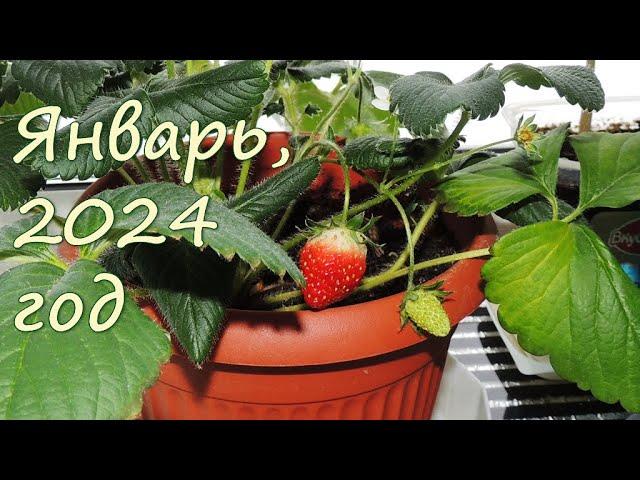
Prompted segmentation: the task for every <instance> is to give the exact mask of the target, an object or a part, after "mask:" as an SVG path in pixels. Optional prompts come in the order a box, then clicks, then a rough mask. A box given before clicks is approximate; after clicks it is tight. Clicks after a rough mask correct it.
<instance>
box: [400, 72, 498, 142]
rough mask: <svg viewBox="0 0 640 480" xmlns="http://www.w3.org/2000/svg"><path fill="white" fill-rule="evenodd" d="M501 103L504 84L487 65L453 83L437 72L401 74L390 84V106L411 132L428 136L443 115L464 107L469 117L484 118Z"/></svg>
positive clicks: (442, 119) (435, 128) (496, 73)
mask: <svg viewBox="0 0 640 480" xmlns="http://www.w3.org/2000/svg"><path fill="white" fill-rule="evenodd" d="M503 104H504V84H503V83H502V82H501V81H500V78H499V77H498V72H496V71H495V70H494V69H493V68H491V66H489V65H487V66H485V67H484V68H482V69H481V70H479V71H478V72H476V73H474V74H473V75H471V76H470V77H468V78H466V79H464V80H462V81H461V82H460V83H456V84H453V83H452V82H451V80H449V78H447V77H446V76H445V75H443V74H441V73H437V72H420V73H416V74H415V75H410V76H407V77H402V78H399V79H398V80H396V81H395V82H394V83H393V84H392V85H391V110H392V111H394V110H396V109H397V112H398V116H399V118H400V120H401V121H402V123H403V124H404V125H405V127H407V128H408V129H409V130H410V131H411V132H412V133H414V134H416V135H419V136H427V135H430V134H431V133H432V132H434V131H436V130H437V129H438V127H439V126H440V125H442V124H443V122H444V120H445V118H446V116H447V115H448V114H449V113H451V112H454V111H456V110H459V109H461V108H462V109H466V110H468V111H469V112H470V113H471V118H476V119H479V120H484V119H486V118H488V117H492V116H494V115H496V114H497V113H498V111H499V110H500V107H501V106H502V105H503Z"/></svg>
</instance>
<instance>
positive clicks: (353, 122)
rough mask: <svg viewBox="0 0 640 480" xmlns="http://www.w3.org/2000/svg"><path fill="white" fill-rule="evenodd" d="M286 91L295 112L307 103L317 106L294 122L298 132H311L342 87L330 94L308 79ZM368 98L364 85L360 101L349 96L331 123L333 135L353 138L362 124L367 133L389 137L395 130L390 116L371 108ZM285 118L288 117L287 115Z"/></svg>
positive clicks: (305, 109)
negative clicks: (310, 112)
mask: <svg viewBox="0 0 640 480" xmlns="http://www.w3.org/2000/svg"><path fill="white" fill-rule="evenodd" d="M343 88H345V87H343ZM289 91H290V95H291V97H292V100H293V102H292V103H293V105H294V106H295V109H296V112H306V111H308V109H307V107H308V106H309V105H311V106H313V107H314V109H315V108H317V109H318V111H317V112H315V113H314V115H309V114H307V113H304V114H302V115H300V119H299V123H298V125H297V130H298V131H300V132H313V131H315V129H316V127H317V126H318V123H319V122H320V121H321V120H322V118H323V116H324V115H325V114H326V113H327V112H328V111H329V110H330V109H331V105H332V104H333V102H334V101H335V99H336V96H338V95H341V94H342V93H343V91H342V90H339V91H338V92H336V93H335V94H333V95H332V94H331V93H328V92H324V91H322V90H320V89H319V88H318V87H317V86H316V85H315V84H314V83H312V82H304V83H296V84H294V85H293V86H291V87H290V88H289ZM372 100H373V95H372V92H371V91H370V89H368V88H364V89H363V91H362V102H360V101H359V99H358V98H356V96H355V95H350V96H349V97H348V98H347V100H346V102H345V103H344V105H343V106H342V108H341V109H340V110H339V111H338V112H337V113H336V116H335V117H334V119H333V121H332V122H331V128H332V129H333V131H334V132H335V134H336V135H342V136H346V137H348V138H353V137H354V136H355V135H356V133H358V134H359V133H360V131H361V130H362V127H363V126H364V127H365V130H366V134H368V135H385V136H393V134H394V131H395V130H397V128H396V122H395V120H394V118H393V116H392V115H391V114H390V113H389V112H387V111H383V110H379V109H377V108H376V107H374V106H373V105H372V104H371V101H372ZM358 106H360V107H361V109H360V123H359V124H358V122H357V118H358ZM289 118H290V119H291V116H290V115H289ZM356 127H358V128H356Z"/></svg>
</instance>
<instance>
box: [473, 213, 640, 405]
mask: <svg viewBox="0 0 640 480" xmlns="http://www.w3.org/2000/svg"><path fill="white" fill-rule="evenodd" d="M493 255H494V256H493V258H492V259H490V260H489V261H488V262H487V263H486V265H485V266H484V268H483V271H482V273H483V276H484V278H485V279H486V281H487V285H486V288H485V292H486V295H487V298H488V299H489V300H490V301H492V302H495V303H498V304H500V309H499V316H500V321H501V323H502V325H503V326H504V328H505V329H506V330H508V331H509V332H511V333H514V334H517V335H518V342H519V343H520V345H521V346H522V347H523V348H524V349H525V350H527V351H528V352H530V353H532V354H534V355H549V356H550V359H551V364H552V365H553V368H554V370H555V371H556V372H557V373H558V374H559V375H560V376H561V377H563V378H565V379H567V380H570V381H572V382H575V383H577V384H578V386H579V387H580V388H582V389H583V390H591V391H592V393H593V394H594V396H595V397H597V398H598V399H600V400H602V401H604V402H608V403H614V402H616V401H620V402H621V403H622V405H623V406H624V407H625V408H626V409H628V410H631V411H636V412H637V411H640V369H638V365H640V290H639V289H638V287H636V286H635V285H634V284H633V283H632V281H631V280H630V279H629V277H628V276H627V275H626V274H625V273H624V271H623V270H622V269H621V267H620V265H619V264H618V262H617V261H616V259H615V258H614V257H613V255H612V254H611V252H609V250H608V249H607V248H606V246H605V245H604V244H603V243H602V241H601V240H600V239H599V238H598V236H597V235H596V234H595V233H594V232H593V231H591V230H590V229H589V228H588V227H586V226H584V225H577V224H566V223H564V222H546V223H541V224H536V225H530V226H528V227H523V228H520V229H518V230H515V231H514V232H512V233H510V234H508V235H506V236H505V237H503V238H502V239H501V240H500V241H498V243H496V244H495V246H494V247H493Z"/></svg>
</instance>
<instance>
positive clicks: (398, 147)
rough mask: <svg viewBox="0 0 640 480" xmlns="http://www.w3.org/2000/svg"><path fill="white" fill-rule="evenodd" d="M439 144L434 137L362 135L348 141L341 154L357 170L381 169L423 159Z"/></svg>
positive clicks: (393, 167) (409, 164) (408, 164)
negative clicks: (424, 138)
mask: <svg viewBox="0 0 640 480" xmlns="http://www.w3.org/2000/svg"><path fill="white" fill-rule="evenodd" d="M439 146H440V142H439V141H438V140H422V139H407V138H397V139H395V140H394V139H393V138H389V137H375V136H366V137H360V138H356V139H353V140H351V141H349V142H348V143H347V145H346V147H345V148H344V157H345V160H346V162H347V164H348V165H350V166H353V167H355V168H357V169H360V170H365V169H369V168H371V169H375V170H380V171H384V170H387V169H397V168H405V167H409V166H412V165H413V164H415V163H417V162H418V161H423V162H424V161H426V160H428V159H429V158H432V157H433V156H434V155H435V154H436V152H437V151H438V147H439Z"/></svg>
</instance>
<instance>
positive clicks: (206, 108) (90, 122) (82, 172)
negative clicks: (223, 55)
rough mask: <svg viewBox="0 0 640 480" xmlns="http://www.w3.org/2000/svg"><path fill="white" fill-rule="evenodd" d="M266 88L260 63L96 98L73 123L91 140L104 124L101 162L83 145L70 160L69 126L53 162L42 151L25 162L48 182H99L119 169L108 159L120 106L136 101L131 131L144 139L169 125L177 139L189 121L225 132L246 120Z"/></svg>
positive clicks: (123, 142) (124, 144) (122, 143)
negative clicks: (139, 109) (136, 112)
mask: <svg viewBox="0 0 640 480" xmlns="http://www.w3.org/2000/svg"><path fill="white" fill-rule="evenodd" d="M267 87H268V81H267V79H266V72H265V66H264V63H263V62H261V61H245V62H238V63H233V64H231V65H228V66H224V67H221V68H217V69H215V70H211V71H207V72H203V73H200V74H197V75H193V76H190V77H185V78H182V79H175V80H168V79H155V80H153V81H152V82H151V83H150V84H149V85H148V86H147V87H146V88H137V89H135V90H125V91H124V92H119V93H117V94H114V95H113V96H101V97H98V98H96V99H95V100H94V101H93V102H92V103H91V104H90V105H89V106H88V107H87V109H86V111H85V112H84V113H83V114H82V115H81V116H80V117H79V118H78V124H79V136H81V137H85V136H91V134H92V132H93V127H94V125H95V124H96V123H97V122H102V123H103V124H104V126H103V128H102V134H101V137H100V151H101V152H102V154H103V155H104V159H103V160H97V159H96V158H95V157H94V156H93V150H92V148H91V145H88V144H84V145H80V146H79V147H78V153H77V158H76V159H75V160H69V158H68V153H67V152H68V146H69V138H70V129H71V127H70V126H69V127H65V128H64V129H62V130H61V131H59V132H58V134H57V136H56V145H55V159H54V161H53V162H49V161H47V160H46V159H45V156H44V145H42V146H41V147H40V148H38V149H36V150H35V151H34V152H33V153H32V154H31V155H30V156H29V157H28V158H27V160H26V161H28V162H30V163H31V164H32V165H33V168H37V169H40V171H42V173H43V174H44V175H45V176H46V177H48V178H53V177H56V176H58V175H60V176H61V177H62V178H63V179H64V180H69V179H72V178H74V177H78V178H79V179H81V180H84V179H87V178H89V177H91V176H92V175H95V176H98V177H99V176H102V175H105V174H106V173H107V172H109V170H111V169H115V168H119V167H120V166H121V165H122V163H121V162H118V161H116V160H115V159H113V157H112V156H111V155H110V153H109V148H108V144H109V137H108V135H109V129H110V127H111V124H112V123H113V119H114V116H115V114H116V112H117V111H118V109H119V108H120V107H121V106H122V105H123V104H124V103H125V102H127V101H129V100H139V101H140V102H141V103H142V114H141V116H140V118H139V119H138V121H137V122H136V127H137V128H138V130H139V131H140V133H141V136H142V137H143V138H145V137H147V136H148V135H149V134H150V133H151V131H152V130H153V128H154V127H155V126H157V125H159V124H160V123H163V122H173V123H174V124H175V125H176V126H178V128H179V130H180V133H181V135H182V134H185V133H188V131H189V126H190V124H191V122H192V121H197V122H199V123H200V125H201V127H204V126H205V125H206V124H208V123H209V122H212V121H220V122H223V123H224V124H225V125H227V126H230V125H233V124H235V123H236V122H237V121H239V120H243V119H246V118H248V117H249V115H250V113H251V110H252V108H253V107H254V106H255V105H257V104H258V103H260V101H261V100H262V94H263V92H264V91H265V90H266V88H267ZM130 141H131V140H130V136H129V134H128V133H127V134H125V135H122V136H121V137H120V138H119V139H118V145H119V150H120V151H121V152H124V151H126V150H128V147H129V146H130Z"/></svg>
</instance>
